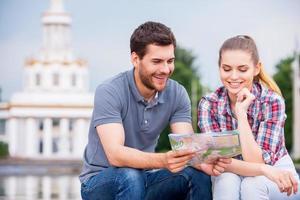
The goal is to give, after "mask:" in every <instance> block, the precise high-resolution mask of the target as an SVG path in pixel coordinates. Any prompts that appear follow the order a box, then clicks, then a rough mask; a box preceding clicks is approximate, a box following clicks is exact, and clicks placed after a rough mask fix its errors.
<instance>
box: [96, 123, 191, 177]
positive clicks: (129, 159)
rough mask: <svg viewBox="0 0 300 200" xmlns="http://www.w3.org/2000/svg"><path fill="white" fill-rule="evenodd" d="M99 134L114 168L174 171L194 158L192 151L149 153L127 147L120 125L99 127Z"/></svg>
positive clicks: (111, 124) (113, 124)
mask: <svg viewBox="0 0 300 200" xmlns="http://www.w3.org/2000/svg"><path fill="white" fill-rule="evenodd" d="M97 132H98V135H99V138H100V140H101V143H102V145H103V148H104V151H105V154H106V156H107V159H108V161H109V163H110V164H111V165H113V166H117V167H132V168H139V169H153V168H167V169H169V170H170V171H174V170H176V169H178V168H181V167H182V166H185V164H186V163H187V162H188V161H189V160H190V159H191V158H192V156H193V152H191V151H180V152H167V153H148V152H142V151H140V150H137V149H134V148H130V147H126V146H124V141H125V134H124V129H123V126H122V124H119V123H109V124H104V125H99V126H97ZM174 172H175V171H174Z"/></svg>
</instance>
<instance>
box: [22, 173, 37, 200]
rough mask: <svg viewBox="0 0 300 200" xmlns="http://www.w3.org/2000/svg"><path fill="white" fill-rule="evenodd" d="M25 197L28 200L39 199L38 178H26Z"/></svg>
mask: <svg viewBox="0 0 300 200" xmlns="http://www.w3.org/2000/svg"><path fill="white" fill-rule="evenodd" d="M24 183H25V195H26V200H32V199H37V195H36V194H37V192H36V191H38V180H37V177H34V176H26V177H25V182H24Z"/></svg>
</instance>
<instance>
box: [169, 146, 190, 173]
mask: <svg viewBox="0 0 300 200" xmlns="http://www.w3.org/2000/svg"><path fill="white" fill-rule="evenodd" d="M194 156H195V151H193V150H177V151H168V152H167V153H165V154H164V166H165V168H167V169H168V170H169V171H171V172H173V173H176V172H179V171H181V170H182V169H183V168H185V166H186V164H187V163H188V161H190V160H191V159H192V158H193V157H194Z"/></svg>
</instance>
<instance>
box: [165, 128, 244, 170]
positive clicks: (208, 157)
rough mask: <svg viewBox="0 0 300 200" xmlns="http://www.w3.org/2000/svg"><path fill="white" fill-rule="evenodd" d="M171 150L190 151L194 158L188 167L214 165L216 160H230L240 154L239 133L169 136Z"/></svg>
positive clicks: (225, 132) (235, 131) (234, 131)
mask: <svg viewBox="0 0 300 200" xmlns="http://www.w3.org/2000/svg"><path fill="white" fill-rule="evenodd" d="M169 139H170V143H171V147H172V150H181V149H191V150H195V151H196V156H195V157H194V158H193V159H192V160H191V161H190V162H189V165H195V164H199V163H203V162H205V163H209V164H211V163H214V162H215V161H216V160H217V159H218V158H230V157H234V156H237V155H239V154H241V153H242V150H241V144H240V138H239V132H238V131H237V130H233V131H224V132H212V133H190V134H173V133H171V134H169Z"/></svg>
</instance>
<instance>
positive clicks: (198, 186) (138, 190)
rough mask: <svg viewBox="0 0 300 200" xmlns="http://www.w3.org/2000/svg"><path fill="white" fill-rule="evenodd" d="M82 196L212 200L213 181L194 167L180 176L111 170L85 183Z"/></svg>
mask: <svg viewBox="0 0 300 200" xmlns="http://www.w3.org/2000/svg"><path fill="white" fill-rule="evenodd" d="M81 196H82V199H84V200H97V199H99V200H100V199H101V200H115V199H116V200H120V199H122V200H143V199H146V200H152V199H153V200H160V199H161V200H169V199H170V200H177V199H178V200H181V199H184V200H194V199H202V200H206V199H212V194H211V181H210V177H209V176H208V175H206V174H205V173H203V172H201V171H198V170H196V169H194V168H192V167H187V168H185V169H184V170H182V171H181V172H178V173H171V172H170V171H168V170H166V169H160V170H149V171H147V170H138V169H133V168H116V167H109V168H106V169H104V170H102V171H101V172H99V174H97V175H95V176H93V177H92V178H90V179H89V180H88V181H87V182H86V183H82V185H81Z"/></svg>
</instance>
